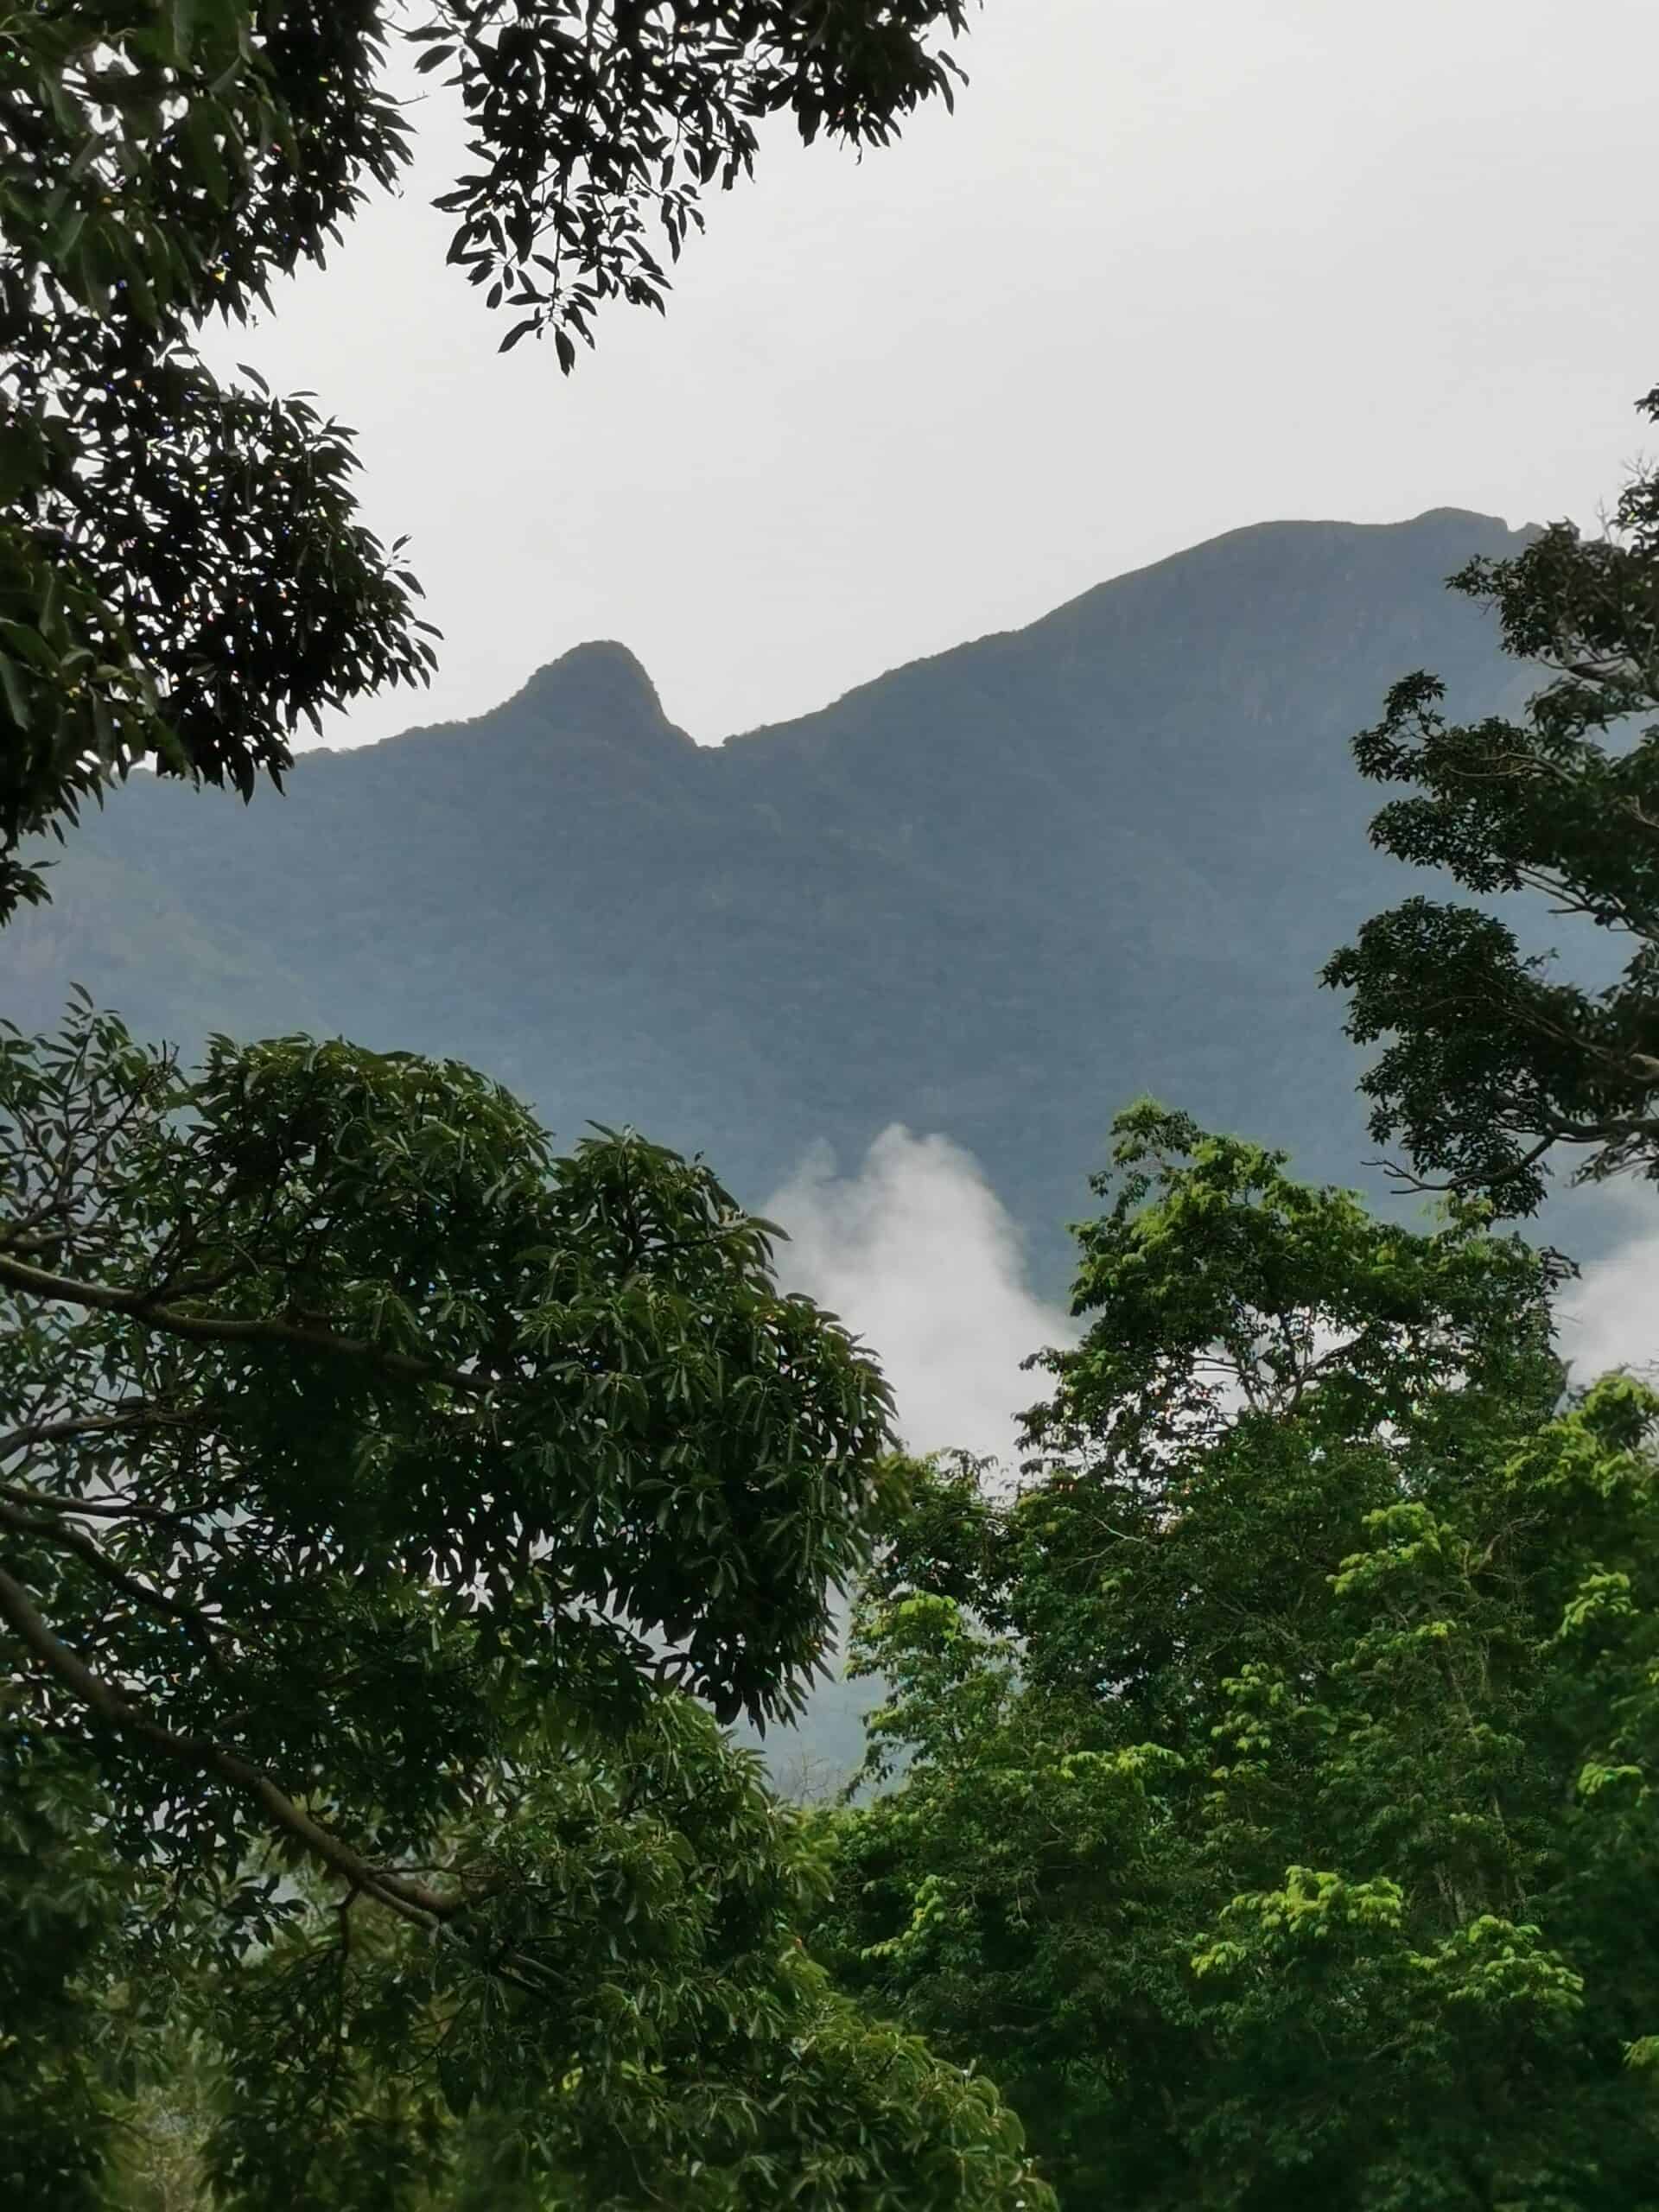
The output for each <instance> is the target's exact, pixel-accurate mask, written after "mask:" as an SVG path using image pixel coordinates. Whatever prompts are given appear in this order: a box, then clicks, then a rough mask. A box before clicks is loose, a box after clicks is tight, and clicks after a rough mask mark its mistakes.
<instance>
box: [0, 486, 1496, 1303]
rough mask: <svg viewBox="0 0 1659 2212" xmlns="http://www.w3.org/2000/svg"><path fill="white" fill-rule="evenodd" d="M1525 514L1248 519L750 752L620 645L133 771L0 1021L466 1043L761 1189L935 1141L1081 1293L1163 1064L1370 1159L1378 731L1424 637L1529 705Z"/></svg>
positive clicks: (1204, 1094) (1471, 685) (570, 1100)
mask: <svg viewBox="0 0 1659 2212" xmlns="http://www.w3.org/2000/svg"><path fill="white" fill-rule="evenodd" d="M1520 542H1521V541H1520V539H1519V538H1518V537H1516V536H1514V535H1512V534H1511V533H1510V532H1509V531H1506V530H1505V528H1504V526H1503V524H1501V523H1499V522H1497V521H1494V520H1491V519H1490V518H1485V517H1482V516H1478V515H1472V514H1467V513H1463V512H1456V511H1452V510H1446V511H1440V512H1434V513H1432V514H1428V515H1424V516H1421V517H1420V518H1417V519H1416V520H1415V521H1414V522H1410V523H1405V524H1397V525H1393V526H1389V527H1364V526H1357V525H1353V524H1338V523H1278V524H1264V525H1262V526H1261V527H1258V528H1255V529H1251V530H1245V531H1236V532H1235V533H1233V534H1232V535H1230V536H1229V537H1223V538H1219V539H1217V540H1215V541H1214V542H1213V543H1210V544H1207V545H1203V546H1199V547H1198V548H1196V549H1194V550H1192V551H1190V552H1187V553H1183V554H1180V555H1179V556H1175V557H1174V558H1173V559H1171V560H1168V561H1165V562H1162V563H1160V564H1158V565H1157V566H1156V567H1154V568H1151V569H1145V570H1142V571H1141V572H1140V573H1138V574H1136V575H1130V576H1126V577H1122V578H1120V579H1118V580H1116V582H1110V583H1106V584H1103V585H1101V586H1100V587H1098V588H1096V589H1095V590H1093V591H1091V592H1089V593H1087V594H1084V596H1083V597H1082V598H1080V599H1078V600H1076V601H1072V602H1071V604H1070V605H1069V606H1066V607H1060V608H1058V609H1057V610H1056V612H1055V613H1052V614H1050V615H1048V616H1046V617H1045V618H1044V619H1043V620H1041V621H1039V622H1037V623H1034V624H1033V625H1032V626H1030V627H1029V628H1027V629H1025V630H1021V631H1019V632H1012V633H1009V634H1007V635H1004V636H999V637H993V638H988V639H982V640H980V641H979V642H978V643H976V644H973V645H963V646H962V647H960V648H958V649H957V651H955V652H948V653H944V654H942V655H940V656H938V658H934V659H931V660H927V661H923V662H918V663H917V664H913V665H912V666H910V667H906V668H903V669H899V670H897V671H893V673H892V674H890V675H887V676H884V677H880V678H879V679H878V680H877V681H876V682H874V683H869V684H866V685H864V686H863V687H861V689H860V690H856V691H854V692H852V693H850V694H849V695H848V696H846V697H845V698H843V699H841V700H839V701H838V702H836V704H835V705H833V706H830V707H828V708H826V709H824V710H823V712H822V713H820V714H817V715H810V716H808V717H806V718H805V719H804V720H803V721H798V722H794V723H791V724H788V725H785V726H782V727H779V728H770V729H765V730H760V731H756V732H754V733H753V734H750V735H747V736H745V737H742V738H739V739H734V740H732V741H728V743H727V744H726V745H725V746H724V747H718V748H706V749H700V748H698V747H696V746H694V745H693V744H691V742H690V741H689V740H688V739H687V738H685V737H684V735H683V734H682V733H680V732H678V731H677V730H676V729H674V728H672V727H671V725H670V724H669V722H668V721H666V719H665V718H664V715H663V712H662V709H661V707H660V705H659V704H658V700H657V697H656V695H655V693H654V691H653V690H652V687H651V684H650V683H649V680H648V679H647V677H645V673H644V671H642V670H640V669H639V666H638V664H637V663H635V662H634V661H633V659H632V657H631V656H630V655H629V654H628V653H627V652H626V651H625V650H624V649H623V648H622V647H620V646H619V645H588V646H583V647H581V648H579V649H578V650H577V651H576V652H574V653H570V654H568V655H567V656H566V657H565V658H563V660H561V661H558V662H556V663H555V664H553V665H552V666H551V667H550V668H547V669H544V670H543V671H542V673H541V674H540V675H539V676H537V677H535V678H534V679H533V681H532V682H531V683H530V684H529V685H528V686H526V688H525V689H524V690H523V691H521V692H520V693H519V694H518V696H516V697H514V698H512V699H510V700H508V701H507V702H505V704H504V705H503V706H501V707H499V708H498V709H496V710H495V711H494V712H493V713H492V714H489V715H485V716H483V717H481V718H480V720H478V721H474V722H470V723H467V724H465V725H461V726H453V727H448V728H439V729H431V730H423V731H418V732H416V733H413V734H410V735H409V736H406V737H403V738H399V739H396V740H393V741H390V742H388V743H385V744H382V745H378V746H374V747H365V748H362V749H359V750H357V751H353V752H347V753H324V754H317V755H312V756H308V757H307V758H306V759H305V760H303V761H302V763H301V765H300V766H299V767H298V768H297V769H296V772H295V773H294V775H293V777H292V779H291V780H290V791H289V797H288V798H286V799H285V800H283V799H279V798H276V797H275V796H274V795H273V794H270V793H268V792H267V793H262V794H261V795H260V797H259V798H257V801H256V802H255V804H253V805H252V806H251V808H248V809H246V810H245V809H243V808H242V807H241V806H240V805H239V804H237V803H235V802H234V801H226V800H224V799H222V798H217V797H215V796H201V795H198V794H194V793H189V792H185V791H178V790H176V789H173V788H169V787H166V786H161V785H156V784H155V783H153V782H151V781H149V780H148V779H140V780H138V781H137V782H135V784H134V785H132V786H130V788H129V789H128V790H127V791H124V792H122V793H120V794H119V795H118V797H116V798H114V799H112V800H111V804H110V805H109V807H108V809H107V810H106V812H105V814H104V815H103V816H102V817H99V818H96V819H94V820H93V821H92V823H91V824H90V825H89V827H88V829H86V832H85V833H84V834H82V835H81V836H79V838H78V839H77V840H76V841H75V842H74V843H73V845H72V847H71V849H70V853H69V856H68V857H67V859H66V861H64V864H63V866H62V868H60V872H59V877H58V887H57V904H56V905H55V906H54V907H52V908H51V909H48V910H47V911H46V912H44V913H43V914H41V915H37V916H33V917H29V918H25V919H24V920H23V921H22V922H21V923H20V924H18V925H15V926H13V927H11V928H10V929H8V930H7V931H5V932H4V935H3V938H0V989H3V993H4V1003H5V1006H6V1010H7V1011H8V1012H10V1014H12V1016H13V1018H14V1019H18V1020H22V1021H24V1022H26V1023H29V1022H38V1021H46V1020H51V1019H53V1018H54V1014H55V1011H56V1008H57V1007H58V1005H59V1004H60V1001H61V997H62V994H63V991H64V989H65V988H66V987H67V984H68V983H69V982H71V981H79V982H84V983H85V984H86V985H87V986H88V987H89V988H91V989H92V992H93V993H94V995H96V996H97V997H98V998H99V999H100V1000H102V1001H105V1002H109V1003H113V1004H116V1005H118V1007H120V1008H121V1009H122V1011H123V1012H124V1013H125V1014H127V1015H128V1017H129V1018H130V1020H132V1021H133V1022H134V1024H135V1026H137V1027H141V1028H143V1029H144V1030H147V1031H156V1030H160V1031H162V1032H164V1033H168V1034H170V1035H173V1036H176V1037H180V1038H182V1039H186V1040H188V1041H194V1039H195V1038H196V1037H197V1036H199V1035H200V1033H202V1032H203V1031H204V1030H206V1029H207V1028H209V1027H232V1028H235V1029H237V1030H238V1031H240V1032H242V1033H257V1032H264V1031H270V1030H273V1029H278V1028H287V1027H308V1028H316V1027H323V1028H327V1029H332V1030H343V1031H346V1032H347V1033H354V1034H356V1035H358V1036H359V1037H361V1038H362V1039H364V1040H365V1041H366V1042H370V1043H373V1044H378V1045H394V1044H395V1045H403V1046H411V1047H418V1048H421V1049H424V1050H429V1051H437V1052H452V1053H455V1054H458V1055H460V1056H461V1057H463V1058H468V1059H472V1060H474V1061H476V1062H478V1063H479V1064H480V1065H483V1066H486V1067H487V1068H489V1069H491V1070H492V1071H494V1072H495V1073H497V1074H499V1075H500V1076H501V1077H504V1078H505V1080H507V1081H508V1082H510V1083H512V1084H514V1085H515V1086H516V1087H518V1088H519V1089H520V1090H523V1091H524V1092H525V1093H527V1094H528V1095H530V1096H532V1097H533V1098H534V1099H535V1100H536V1101H537V1103H538V1105H539V1106H540V1108H541V1109H542V1110H543V1114H544V1116H546V1118H547V1119H548V1120H550V1122H551V1123H552V1124H553V1126H554V1127H555V1128H556V1129H558V1130H559V1131H560V1132H561V1133H562V1134H563V1135H565V1136H567V1137H573V1136H574V1135H576V1134H578V1133H579V1131H580V1128H581V1127H582V1123H583V1122H585V1121H587V1120H588V1119H590V1118H592V1119H597V1120H601V1121H606V1122H615V1121H620V1120H631V1121H633V1122H637V1123H639V1125H640V1126H641V1127H643V1128H646V1129H647V1130H649V1131H650V1132H652V1134H653V1135H661V1136H663V1137H664V1138H666V1139H668V1140H670V1141H675V1142H677V1143H679V1144H682V1145H684V1146H687V1147H701V1148H703V1149H706V1150H707V1151H708V1152H709V1154H710V1155H711V1156H712V1157H713V1159H714V1160H715V1162H716V1164H717V1165H718V1166H721V1168H722V1170H723V1171H724V1172H725V1173H726V1174H727V1177H728V1179H729V1180H731V1181H732V1182H734V1184H735V1185H736V1186H737V1187H738V1189H739V1190H740V1192H741V1194H742V1195H744V1196H745V1197H747V1198H750V1199H752V1200H758V1199H760V1198H762V1197H764V1196H765V1194H766V1192H767V1191H768V1190H770V1189H771V1188H772V1186H773V1185H775V1184H776V1183H777V1181H778V1180H779V1179H780V1178H781V1177H782V1176H784V1175H785V1173H788V1171H789V1170H790V1169H791V1167H792V1166H794V1164H795V1162H796V1161H797V1160H798V1157H799V1155H800V1154H801V1153H802V1151H803V1149H804V1147H806V1146H807V1145H808V1144H810V1142H811V1141H813V1140H815V1139H817V1138H827V1139H829V1141H830V1142H831V1143H832V1144H834V1145H835V1146H836V1147H838V1148H839V1149H840V1150H841V1152H842V1154H843V1155H844V1156H845V1155H850V1154H853V1153H855V1151H856V1150H858V1149H859V1148H861V1147H862V1146H863V1145H864V1144H865V1143H866V1142H867V1141H868V1139H869V1138H870V1137H871V1136H872V1135H874V1134H875V1133H876V1131H877V1130H879V1129H880V1128H881V1127H883V1126H884V1125H885V1124H886V1123H887V1122H891V1121H893V1120H895V1119H898V1120H901V1121H905V1122H909V1123H910V1124H912V1126H913V1127H915V1128H921V1129H933V1128H940V1129H944V1130H946V1131H948V1132H949V1133H950V1135H952V1136H954V1137H956V1138H957V1139H958V1140H959V1141H961V1142H963V1143H964V1144H966V1145H968V1146H969V1147H972V1149H973V1150H974V1151H976V1153H977V1154H979V1155H980V1157H981V1159H982V1160H983V1161H984V1163H985V1165H986V1166H987V1168H988V1172H989V1173H990V1175H991V1177H992V1179H993V1180H994V1182H995V1185H997V1187H998V1189H999V1190H1000V1191H1001V1193H1002V1195H1003V1196H1004V1198H1006V1199H1007V1202H1008V1203H1009V1205H1011V1206H1012V1207H1013V1208H1014V1211H1015V1213H1016V1215H1017V1216H1018V1217H1019V1218H1020V1220H1021V1221H1022V1222H1023V1223H1024V1224H1026V1225H1027V1228H1028V1229H1029V1230H1031V1232H1032V1233H1033V1240H1034V1243H1033V1256H1034V1258H1035V1259H1036V1262H1037V1265H1038V1271H1039V1278H1040V1279H1041V1280H1042V1281H1044V1282H1045V1284H1046V1286H1047V1287H1050V1288H1054V1287H1058V1284H1059V1282H1060V1281H1061V1280H1062V1279H1063V1276H1064V1272H1065V1243H1064V1240H1063V1238H1062V1237H1061V1236H1060V1234H1059V1224H1061V1223H1062V1222H1063V1221H1064V1220H1065V1219H1066V1218H1067V1217H1071V1216H1073V1215H1075V1214H1076V1213H1077V1211H1080V1210H1081V1208H1082V1206H1083V1205H1084V1203H1085V1193H1084V1188H1083V1179H1084V1175H1085V1174H1086V1173H1087V1172H1088V1171H1089V1169H1090V1168H1091V1167H1092V1166H1096V1165H1097V1164H1098V1162H1099V1160H1100V1156H1101V1148H1102V1138H1103V1132H1104V1130H1105V1128H1106V1126H1107V1123H1108V1122H1109V1119H1110V1116H1111V1115H1112V1113H1113V1112H1114V1111H1115V1110H1116V1108H1117V1107H1119V1106H1120V1105H1121V1104H1122V1103H1124V1102H1125V1101H1126V1100H1127V1099H1128V1097H1130V1096H1133V1095H1135V1093H1137V1092H1140V1091H1143V1090H1154V1091H1156V1092H1158V1093H1160V1095H1162V1096H1165V1097H1166V1098H1169V1099H1171V1100H1172V1101H1174V1102H1177V1103H1181V1104H1184V1105H1185V1106H1187V1107H1189V1108H1191V1109H1192V1110H1193V1111H1195V1112H1196V1113H1198V1114H1199V1115H1200V1116H1205V1117H1206V1118H1208V1119H1210V1120H1211V1121H1212V1122H1217V1123H1219V1124H1223V1125H1226V1126H1229V1127H1233V1128H1245V1129H1249V1130H1251V1131H1253V1132H1258V1133H1261V1134H1264V1135H1274V1136H1277V1137H1280V1138H1281V1139H1284V1140H1287V1141H1290V1142H1292V1143H1294V1146H1295V1147H1297V1149H1298V1152H1299V1154H1300V1158H1301V1159H1302V1160H1303V1162H1304V1163H1305V1164H1306V1166H1308V1167H1309V1168H1310V1169H1312V1170H1314V1171H1317V1172H1319V1173H1332V1174H1338V1175H1340V1176H1342V1177H1344V1179H1351V1178H1352V1177H1353V1175H1354V1173H1355V1172H1356V1162H1357V1159H1358V1156H1359V1154H1361V1152H1362V1151H1363V1148H1364V1147H1363V1137H1362V1136H1361V1135H1360V1121H1359V1116H1358V1113H1357V1109H1356V1108H1355V1106H1354V1104H1353V1101H1352V1097H1351V1081H1352V1065H1351V1060H1350V1057H1349V1055H1348V1053H1347V1051H1346V1049H1345V1047H1344V1045H1343V1043H1342V1040H1341V1037H1340V1033H1339V1032H1340V1010H1339V1007H1338V1004H1337V1003H1336V1002H1335V1001H1333V1000H1332V999H1331V998H1329V997H1328V996H1325V995H1322V994H1321V993H1319V991H1318V989H1317V988H1316V987H1315V977H1316V974H1317V970H1318V968H1319V963H1320V962H1321V960H1322V959H1323V958H1324V957H1325V954H1326V953H1327V952H1328V951H1329V950H1331V948H1332V946H1334V945H1335V944H1337V943H1338V942H1339V941H1340V940H1341V939H1342V938H1344V936H1345V935H1346V934H1347V933H1348V931H1350V930H1351V928H1352V926H1353V925H1355V924H1356V923H1357V921H1358V920H1359V919H1360V918H1362V917H1363V915H1365V914H1366V913H1368V912H1371V911H1373V910H1374V909H1375V908H1376V906H1379V905H1380V904H1383V903H1384V902H1385V901H1387V900H1389V899H1394V898H1395V897H1398V896H1399V895H1400V894H1401V893H1402V889H1403V888H1404V887H1405V879H1404V878H1403V876H1402V872H1401V871H1400V870H1399V869H1398V868H1395V867H1394V866H1393V865H1392V864H1390V863H1386V862H1384V861H1381V860H1379V859H1377V858H1376V856H1375V855H1371V854H1370V851H1369V849H1368V848H1367V846H1366V842H1365V837H1364V824H1365V822H1366V820H1367V818H1368V817H1369V815H1370V812H1371V810H1373V808H1374V806H1375V804H1376V794H1375V793H1374V792H1373V791H1369V790H1368V789H1367V788H1366V787H1364V786H1363V785H1361V784H1360V783H1359V782H1358V780H1357V778H1356V777H1355V775H1354V772H1353V770H1352V767H1351V763H1350V760H1349V756H1348V752H1347V742H1346V741H1347V739H1348V737H1349V736H1350V734H1351V732H1352V731H1353V730H1354V728H1357V727H1358V726H1359V725H1360V724H1361V723H1362V722H1363V721H1367V720H1370V719H1371V718H1373V717H1374V715H1375V714H1376V710H1377V709H1378V706H1379V704H1380V702H1381V699H1382V696H1383V690H1384V689H1385V688H1386V686H1387V685H1388V683H1389V682H1390V681H1392V680H1393V679H1394V678H1395V677H1397V676H1399V675H1401V674H1402V673H1404V672H1406V671H1408V670H1410V669H1412V668H1415V667H1420V666H1428V667H1432V668H1435V669H1438V670H1439V671H1440V672H1441V673H1442V674H1444V675H1445V676H1446V677H1447V679H1448V681H1449V682H1450V683H1451V684H1452V690H1453V696H1454V700H1461V701H1462V702H1465V703H1469V704H1480V705H1489V704H1493V703H1497V702H1498V701H1500V700H1501V699H1503V698H1504V697H1506V696H1510V695H1512V694H1513V693H1514V691H1515V690H1516V674H1515V671H1514V669H1513V667H1512V666H1511V665H1510V664H1507V663H1505V662H1504V661H1503V659H1502V658H1501V657H1500V656H1499V655H1498V653H1497V650H1496V641H1495V638H1494V636H1493V634H1492V632H1491V627H1490V626H1489V625H1488V624H1486V623H1485V622H1484V620H1482V618H1481V617H1479V616H1478V614H1477V613H1475V612H1474V611H1473V610H1471V608H1470V607H1468V606H1467V605H1466V603H1465V602H1464V601H1461V600H1459V599H1457V598H1455V597H1453V596H1452V595H1451V594H1447V593H1446V591H1445V589H1444V588H1443V581H1444V578H1445V577H1446V575H1447V574H1448V572H1449V571H1450V570H1452V569H1453V568H1455V567H1456V566H1458V565H1459V563H1461V562H1462V561H1464V560H1465V559H1466V558H1467V557H1468V556H1470V555H1471V553H1474V552H1477V551H1482V552H1503V551H1505V550H1510V549H1512V548H1514V547H1515V546H1516V545H1518V543H1520ZM732 644H733V650H734V651H741V628H740V626H739V624H738V621H737V620H736V618H735V617H734V635H733V640H732Z"/></svg>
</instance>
